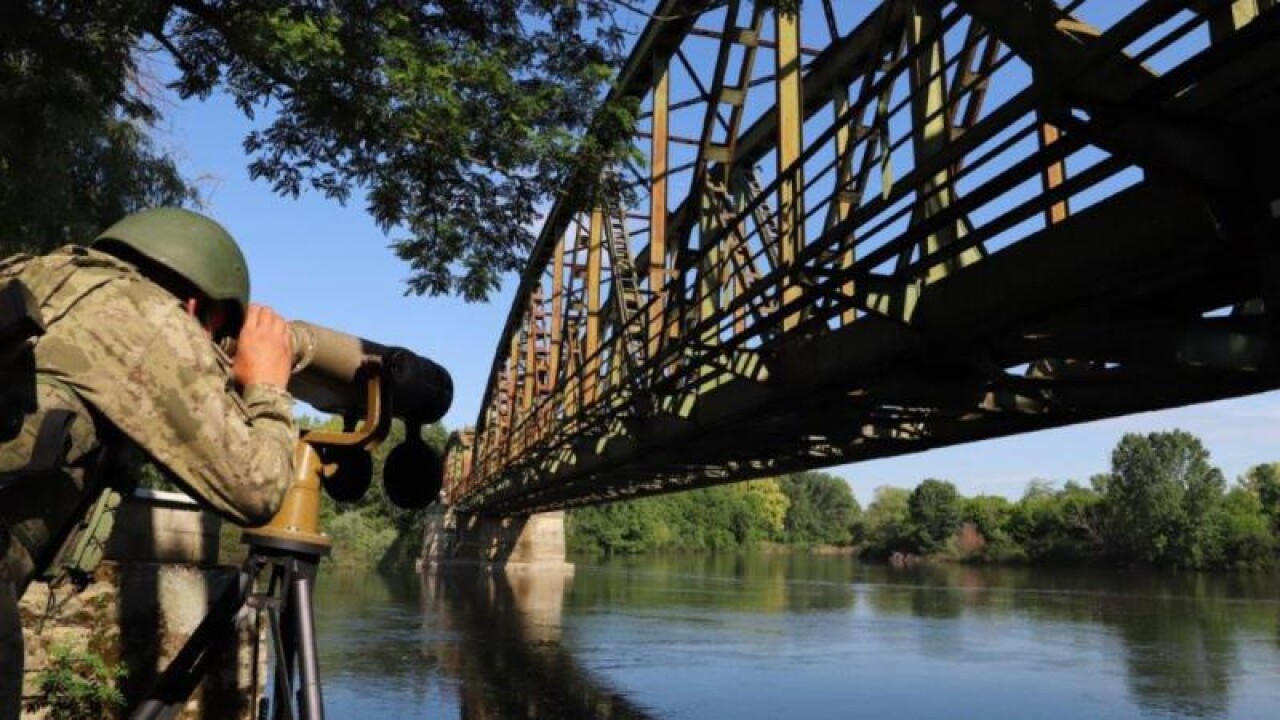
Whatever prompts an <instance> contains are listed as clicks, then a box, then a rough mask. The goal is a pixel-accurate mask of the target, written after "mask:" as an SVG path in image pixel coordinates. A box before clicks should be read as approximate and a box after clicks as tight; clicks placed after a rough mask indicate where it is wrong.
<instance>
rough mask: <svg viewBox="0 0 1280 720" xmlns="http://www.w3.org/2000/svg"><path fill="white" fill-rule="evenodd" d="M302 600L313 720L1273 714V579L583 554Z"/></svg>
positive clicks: (337, 587)
mask: <svg viewBox="0 0 1280 720" xmlns="http://www.w3.org/2000/svg"><path fill="white" fill-rule="evenodd" d="M319 590H320V594H319V598H318V616H319V620H320V628H321V650H322V665H323V667H324V671H325V673H326V677H328V678H329V679H330V682H329V683H328V685H327V688H326V692H327V693H329V694H328V695H326V697H327V698H332V699H333V700H332V702H331V703H330V705H329V708H330V714H331V715H333V716H334V717H360V716H362V715H363V716H364V717H384V716H396V717H400V716H420V717H432V718H439V717H460V718H466V719H468V720H470V719H472V718H480V719H484V720H488V719H490V718H495V719H496V718H622V719H627V718H645V717H662V718H668V717H672V718H696V717H728V716H732V717H735V718H738V719H739V720H747V719H748V718H766V717H780V716H784V715H785V716H796V717H810V718H815V717H848V716H850V714H851V711H852V710H856V711H857V712H858V713H860V716H863V717H884V716H894V717H908V718H910V717H917V718H925V717H938V716H939V715H940V714H949V715H953V716H956V717H983V718H987V719H991V718H994V719H996V720H1000V719H1003V718H1015V717H1031V716H1034V717H1044V718H1076V717H1082V716H1090V717H1095V716H1096V717H1103V716H1105V717H1119V718H1129V717H1134V718H1150V717H1193V718H1224V717H1230V718H1234V717H1271V716H1273V715H1274V711H1275V708H1276V707H1280V685H1278V684H1277V683H1276V682H1275V681H1276V679H1277V678H1278V677H1280V600H1278V598H1280V576H1275V575H1252V576H1251V575H1222V576H1215V575H1200V574H1183V575H1173V574H1146V573H1132V572H1100V571H1063V570H1030V569H1013V570H1010V569H989V568H974V567H917V568H910V569H903V570H895V569H891V568H886V567H868V566H863V565H859V564H858V563H856V562H854V561H852V560H851V559H850V558H844V557H814V556H809V555H803V554H798V555H756V556H750V555H748V556H676V557H651V558H642V559H634V560H626V561H613V562H608V563H602V564H600V565H598V566H594V567H593V566H591V565H590V564H589V563H586V562H583V563H580V564H579V568H578V572H577V575H576V577H567V576H565V575H562V574H558V573H553V574H532V575H512V576H510V577H507V576H505V575H502V574H497V575H492V574H488V573H485V572H474V571H473V572H461V571H454V572H447V573H444V574H440V575H427V576H425V577H422V578H418V577H417V576H410V577H409V578H404V579H401V580H387V579H379V578H376V577H375V576H372V575H362V576H355V577H353V578H349V579H348V578H342V577H331V578H324V577H322V582H321V585H320V588H319ZM922 682H923V683H925V685H926V686H927V687H928V688H929V691H928V692H919V689H920V687H922V685H921V683H922ZM369 708H372V710H370V709H369Z"/></svg>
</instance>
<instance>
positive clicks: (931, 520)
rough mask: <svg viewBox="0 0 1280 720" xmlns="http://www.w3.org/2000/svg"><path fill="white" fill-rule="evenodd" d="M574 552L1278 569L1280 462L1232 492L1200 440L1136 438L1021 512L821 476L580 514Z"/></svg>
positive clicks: (941, 488) (1025, 502) (1036, 489)
mask: <svg viewBox="0 0 1280 720" xmlns="http://www.w3.org/2000/svg"><path fill="white" fill-rule="evenodd" d="M568 531H569V543H570V547H571V549H573V550H575V551H579V552H583V551H585V552H603V553H641V552H650V551H656V550H719V549H727V548H734V547H742V546H749V545H752V544H756V543H759V542H762V541H764V542H778V543H787V544H796V545H815V544H823V545H849V546H854V547H856V548H857V551H858V552H859V553H860V554H861V555H862V556H864V557H866V558H869V559H887V558H889V557H891V556H894V555H895V554H897V556H898V557H900V558H908V559H910V558H913V557H934V558H945V559H951V560H957V561H965V562H992V563H1056V564H1120V565H1135V564H1141V565H1153V566H1169V567H1185V568H1224V567H1270V566H1272V565H1274V564H1275V562H1276V552H1277V549H1278V548H1277V537H1280V464H1267V465H1258V466H1255V467H1253V468H1250V469H1249V471H1248V472H1247V473H1246V474H1245V475H1244V477H1241V478H1239V479H1238V480H1237V482H1236V483H1234V484H1233V485H1231V486H1230V487H1228V483H1227V482H1226V480H1225V478H1224V477H1223V475H1222V472H1221V471H1220V470H1218V469H1217V468H1215V467H1213V466H1212V465H1211V464H1210V463H1209V453H1208V452H1207V451H1206V450H1205V448H1204V446H1203V444H1202V443H1201V442H1200V440H1199V439H1198V438H1196V437H1195V436H1194V435H1191V434H1189V433H1186V432H1182V431H1178V430H1175V431H1171V432H1159V433H1151V434H1148V435H1139V434H1128V435H1125V436H1124V437H1123V438H1122V439H1121V440H1120V442H1119V444H1117V445H1116V448H1115V450H1114V451H1113V453H1112V456H1111V471H1110V472H1109V473H1104V474H1099V475H1095V476H1094V477H1092V478H1090V479H1089V482H1088V484H1087V485H1086V484H1081V483H1078V482H1067V483H1066V484H1065V485H1064V486H1063V487H1061V488H1058V487H1055V486H1054V485H1052V484H1051V483H1048V482H1046V481H1038V480H1037V481H1032V482H1031V483H1030V484H1029V486H1028V487H1027V490H1026V492H1025V493H1024V494H1023V496H1022V497H1021V498H1020V499H1019V500H1017V501H1011V500H1009V499H1007V498H1004V497H999V496H991V495H978V496H976V497H969V498H966V497H963V496H962V495H960V493H959V492H957V490H956V487H955V485H953V484H952V483H950V482H947V481H945V480H938V479H932V478H931V479H927V480H925V481H923V482H921V483H920V484H919V485H918V486H917V487H916V488H915V489H914V490H906V489H903V488H893V487H881V488H878V489H877V490H876V493H875V499H874V500H873V502H872V503H871V504H870V505H869V506H868V507H867V508H866V510H865V511H864V510H862V509H861V508H860V507H859V506H858V503H857V501H856V500H855V499H854V498H853V496H852V493H850V492H849V488H848V484H847V483H846V482H845V481H843V480H841V479H839V478H836V477H833V476H831V475H825V474H823V473H801V474H799V475H794V476H786V477H782V478H777V479H771V480H756V481H751V482H747V483H740V484H737V485H728V486H720V487H715V488H708V489H704V490H695V491H690V492H685V493H678V494H675V495H668V496H661V497H656V498H646V499H642V500H636V501H633V502H627V503H615V504H612V505H605V506H600V507H591V508H582V509H577V510H573V511H571V512H570V514H569V523H568Z"/></svg>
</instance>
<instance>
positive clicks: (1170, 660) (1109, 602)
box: [862, 567, 1280, 717]
mask: <svg viewBox="0 0 1280 720" xmlns="http://www.w3.org/2000/svg"><path fill="white" fill-rule="evenodd" d="M862 580H863V582H866V583H867V585H866V587H867V593H868V601H869V604H870V605H871V606H872V607H874V608H875V610H876V612H877V613H878V614H879V615H882V616H885V617H891V616H894V615H910V616H912V617H916V618H948V619H959V618H963V617H971V616H972V617H999V618H1002V619H1006V620H1007V619H1016V618H1018V617H1019V616H1022V617H1026V618H1028V619H1031V620H1035V621H1036V622H1038V623H1047V622H1065V623H1079V624H1085V625H1094V626H1101V627H1103V628H1105V629H1107V630H1108V631H1109V632H1110V634H1111V636H1112V637H1114V638H1116V639H1118V640H1119V641H1120V647H1121V649H1122V652H1123V660H1124V664H1125V669H1126V670H1127V682H1128V687H1129V689H1130V691H1131V693H1132V695H1133V699H1134V700H1135V701H1136V702H1137V703H1138V704H1139V705H1140V706H1141V707H1143V708H1144V709H1146V710H1149V711H1152V712H1155V713H1159V714H1166V713H1167V714H1172V715H1174V716H1177V717H1221V716H1225V715H1226V714H1227V712H1228V709H1229V708H1230V705H1231V702H1230V701H1231V690H1232V680H1233V678H1235V677H1238V676H1239V675H1240V674H1241V670H1242V668H1241V666H1240V659H1239V652H1238V642H1239V640H1238V637H1239V636H1240V635H1242V634H1246V635H1252V636H1255V637H1262V636H1265V635H1267V634H1268V630H1269V629H1270V628H1273V627H1276V626H1277V623H1278V622H1280V605H1278V604H1277V603H1276V602H1274V598H1276V597H1277V582H1276V578H1275V576H1267V575H1239V576H1228V575H1207V574H1199V573H1185V574H1158V573H1142V572H1119V571H1112V572H1106V571H1096V570H1090V571H1069V570H1028V569H1021V570H1018V569H1015V570H1009V569H979V568H966V567H928V568H914V569H910V570H893V569H887V568H867V569H865V570H864V572H863V575H862ZM941 627H942V628H946V627H948V625H943V626H941ZM950 627H955V624H954V623H953V624H950ZM940 632H941V631H940V629H939V627H933V628H930V629H929V631H928V632H927V633H925V635H926V639H925V640H924V641H922V642H923V644H924V645H925V646H926V647H927V648H928V650H929V651H931V652H933V653H946V652H948V651H954V650H955V649H956V648H955V644H954V643H953V642H951V638H940V637H938V636H939V634H940Z"/></svg>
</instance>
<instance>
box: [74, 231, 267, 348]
mask: <svg viewBox="0 0 1280 720" xmlns="http://www.w3.org/2000/svg"><path fill="white" fill-rule="evenodd" d="M91 246H92V247H93V248H95V249H98V250H102V251H104V252H111V250H112V248H113V247H117V248H118V247H123V248H127V249H128V250H131V251H132V252H134V253H137V254H139V255H142V256H143V257H145V258H147V259H148V260H151V261H152V262H155V263H156V264H158V265H160V266H162V267H164V268H167V269H168V270H170V271H172V272H173V273H175V274H176V275H178V276H179V277H181V278H182V279H183V280H186V281H187V282H189V283H191V284H192V285H193V286H195V287H196V289H198V290H199V291H200V292H202V293H204V294H205V296H207V297H208V298H209V299H210V300H213V301H216V302H224V303H227V304H229V305H231V306H233V307H234V309H235V310H236V311H237V314H238V317H236V318H232V321H233V323H234V324H235V325H237V326H238V325H239V323H240V321H242V320H243V319H244V317H245V312H246V310H247V309H248V306H249V268H248V265H247V264H246V263H245V261H244V253H242V252H240V246H239V245H237V244H236V241H235V239H234V238H232V237H231V234H230V233H228V232H227V231H226V229H225V228H223V227H222V226H221V225H219V224H218V223H216V222H214V221H213V220H210V219H209V218H207V217H205V216H203V215H201V214H199V213H194V212H191V211H190V210H184V209H182V208H174V207H164V208H154V209H151V210H143V211H141V212H136V213H134V214H132V215H128V216H126V217H125V218H124V219H122V220H120V221H119V222H117V223H116V224H114V225H112V226H111V227H109V228H107V229H106V231H104V232H103V233H102V234H101V235H99V236H98V237H96V238H94V240H93V243H92V245H91Z"/></svg>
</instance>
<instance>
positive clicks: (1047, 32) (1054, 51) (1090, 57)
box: [929, 0, 1248, 194]
mask: <svg viewBox="0 0 1280 720" xmlns="http://www.w3.org/2000/svg"><path fill="white" fill-rule="evenodd" d="M929 2H933V3H934V4H936V5H942V4H943V3H942V2H941V1H940V0H929ZM1211 4H1212V3H1206V2H1202V1H1191V2H1188V1H1187V0H1149V1H1148V2H1145V3H1143V4H1142V5H1141V6H1140V7H1139V8H1138V9H1136V10H1134V11H1133V13H1131V14H1130V15H1129V16H1128V17H1126V18H1125V19H1123V20H1121V21H1120V24H1118V25H1117V26H1116V27H1115V28H1112V30H1111V31H1110V32H1108V33H1107V36H1105V37H1104V36H1101V35H1100V34H1099V33H1098V31H1097V30H1096V29H1094V28H1092V27H1090V26H1089V25H1087V24H1086V23H1083V22H1080V21H1078V20H1076V19H1074V18H1072V17H1070V16H1069V15H1067V14H1065V13H1064V12H1063V11H1062V9H1061V8H1059V7H1058V6H1057V4H1056V3H1054V2H1052V1H1051V0H1021V1H1020V2H1008V0H956V5H957V6H958V7H959V8H961V9H962V10H963V11H965V12H967V13H969V14H971V15H972V16H973V17H974V19H976V20H977V21H978V22H980V23H982V24H983V25H984V26H985V27H986V28H987V29H988V30H989V31H990V32H991V33H992V34H993V35H995V36H996V37H997V38H999V40H1000V41H1001V42H1002V43H1004V44H1005V45H1007V46H1008V47H1009V48H1010V49H1012V50H1013V51H1014V52H1015V53H1016V54H1017V55H1018V56H1019V58H1021V59H1022V60H1023V61H1024V62H1026V64H1027V65H1028V66H1029V67H1030V68H1031V70H1032V72H1033V73H1034V76H1035V83H1036V84H1037V85H1038V86H1039V87H1040V90H1041V98H1042V100H1041V102H1042V109H1043V110H1044V111H1045V112H1046V117H1047V118H1048V119H1050V120H1051V121H1052V122H1054V123H1055V124H1057V125H1059V126H1061V127H1063V128H1064V129H1068V130H1075V131H1077V132H1081V133H1082V134H1085V135H1087V137H1088V138H1089V140H1090V141H1092V142H1093V143H1094V144H1096V145H1097V146H1099V147H1101V148H1102V149H1104V150H1106V151H1108V152H1109V153H1111V154H1113V155H1115V156H1117V157H1120V158H1123V159H1124V160H1126V161H1128V162H1131V163H1132V164H1134V165H1137V166H1139V167H1141V168H1143V169H1144V170H1147V171H1149V172H1152V173H1154V174H1157V175H1160V176H1163V177H1165V178H1166V179H1169V180H1174V181H1177V182H1180V183H1183V184H1190V185H1192V186H1193V187H1195V188H1197V189H1199V190H1202V191H1210V192H1215V193H1227V194H1236V193H1240V192H1247V190H1248V187H1247V182H1246V178H1245V177H1244V176H1243V174H1242V173H1240V171H1239V168H1240V164H1241V161H1242V158H1246V157H1248V153H1247V152H1246V151H1245V148H1243V147H1241V145H1240V144H1239V143H1238V142H1233V141H1232V140H1231V139H1229V138H1227V137H1224V136H1223V135H1222V134H1219V133H1214V132H1212V131H1211V130H1210V129H1209V128H1208V127H1205V126H1204V124H1203V123H1202V122H1197V120H1200V121H1203V120H1204V119H1203V118H1194V117H1188V116H1186V115H1184V113H1182V112H1180V110H1181V109H1182V106H1184V105H1185V104H1186V103H1180V102H1178V100H1179V98H1178V97H1176V93H1177V91H1178V90H1181V89H1182V88H1178V87H1168V83H1164V82H1161V80H1162V77H1161V76H1160V75H1157V74H1156V73H1154V72H1152V71H1151V70H1149V69H1148V68H1146V67H1144V66H1143V65H1142V64H1141V63H1139V62H1138V61H1136V60H1134V59H1133V58H1131V57H1129V56H1128V55H1127V54H1125V52H1124V47H1125V45H1127V44H1128V43H1130V42H1132V41H1133V40H1135V39H1137V37H1140V36H1141V33H1142V32H1143V31H1145V30H1146V29H1149V28H1151V27H1155V26H1157V25H1159V24H1160V23H1162V22H1164V21H1166V20H1168V19H1170V18H1172V17H1174V16H1175V15H1176V14H1177V13H1178V12H1179V11H1181V10H1185V9H1193V10H1203V9H1204V8H1205V7H1206V6H1208V5H1211ZM1072 108H1078V109H1080V110H1082V111H1084V113H1087V118H1082V117H1081V116H1080V114H1078V113H1073V112H1072Z"/></svg>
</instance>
